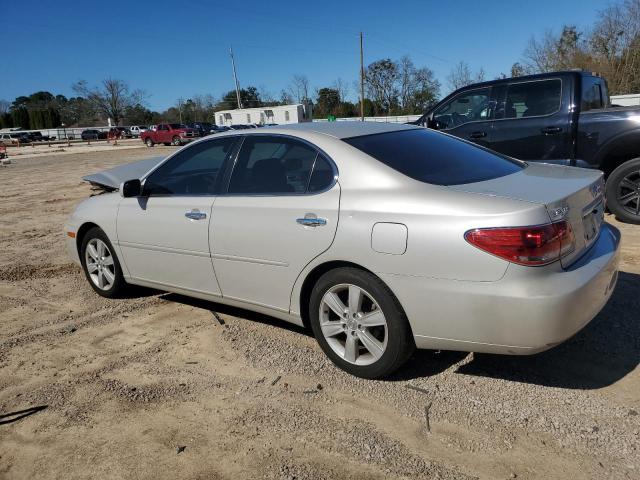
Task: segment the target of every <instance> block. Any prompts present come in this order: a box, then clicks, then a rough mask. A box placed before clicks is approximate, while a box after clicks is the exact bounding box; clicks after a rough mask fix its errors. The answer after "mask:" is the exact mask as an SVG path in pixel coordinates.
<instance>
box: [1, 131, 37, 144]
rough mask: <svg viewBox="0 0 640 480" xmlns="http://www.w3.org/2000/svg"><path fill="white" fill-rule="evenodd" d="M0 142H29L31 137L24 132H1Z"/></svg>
mask: <svg viewBox="0 0 640 480" xmlns="http://www.w3.org/2000/svg"><path fill="white" fill-rule="evenodd" d="M0 142H1V143H2V144H3V145H20V144H23V143H31V139H30V138H29V135H28V134H27V133H25V132H15V133H3V134H2V135H0Z"/></svg>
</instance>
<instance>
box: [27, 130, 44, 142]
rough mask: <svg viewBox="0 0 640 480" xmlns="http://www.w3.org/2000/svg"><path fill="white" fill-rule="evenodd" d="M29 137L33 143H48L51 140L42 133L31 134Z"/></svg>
mask: <svg viewBox="0 0 640 480" xmlns="http://www.w3.org/2000/svg"><path fill="white" fill-rule="evenodd" d="M27 136H28V137H29V140H31V141H32V142H46V141H47V140H49V137H48V136H47V135H42V132H29V133H28V134H27Z"/></svg>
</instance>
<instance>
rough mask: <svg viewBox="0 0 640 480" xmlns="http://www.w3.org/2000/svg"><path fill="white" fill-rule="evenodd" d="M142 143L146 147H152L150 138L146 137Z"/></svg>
mask: <svg viewBox="0 0 640 480" xmlns="http://www.w3.org/2000/svg"><path fill="white" fill-rule="evenodd" d="M144 143H145V144H146V145H147V147H153V140H152V139H151V137H147V138H146V139H145V141H144Z"/></svg>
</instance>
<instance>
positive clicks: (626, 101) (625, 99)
mask: <svg viewBox="0 0 640 480" xmlns="http://www.w3.org/2000/svg"><path fill="white" fill-rule="evenodd" d="M611 104H612V105H620V106H622V107H631V106H634V105H640V93H632V94H630V95H611Z"/></svg>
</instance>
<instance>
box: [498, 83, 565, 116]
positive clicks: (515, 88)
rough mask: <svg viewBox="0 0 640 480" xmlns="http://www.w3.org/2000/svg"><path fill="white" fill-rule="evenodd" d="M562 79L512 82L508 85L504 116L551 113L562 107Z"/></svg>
mask: <svg viewBox="0 0 640 480" xmlns="http://www.w3.org/2000/svg"><path fill="white" fill-rule="evenodd" d="M561 91H562V82H561V81H560V79H553V80H540V81H537V82H524V83H512V84H510V85H509V86H508V87H507V98H506V101H505V108H504V118H526V117H539V116H542V115H551V114H552V113H555V112H557V111H558V110H559V109H560V101H561Z"/></svg>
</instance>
